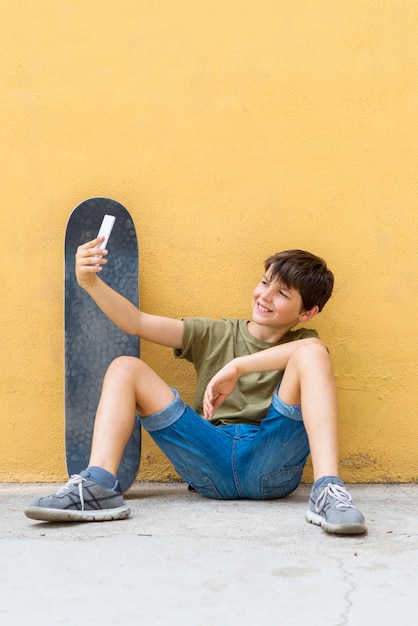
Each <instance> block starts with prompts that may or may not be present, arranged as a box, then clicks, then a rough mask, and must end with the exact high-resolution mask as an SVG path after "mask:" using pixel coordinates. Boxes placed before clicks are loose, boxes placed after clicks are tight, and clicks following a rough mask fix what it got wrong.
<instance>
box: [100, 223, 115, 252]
mask: <svg viewBox="0 0 418 626" xmlns="http://www.w3.org/2000/svg"><path fill="white" fill-rule="evenodd" d="M115 219H116V217H114V215H105V216H104V218H103V222H102V225H101V226H100V230H99V232H98V234H97V236H98V237H104V240H103V241H102V243H99V245H98V246H96V248H101V249H102V250H105V249H106V246H107V242H108V241H109V237H110V233H111V232H112V228H113V224H114V223H115Z"/></svg>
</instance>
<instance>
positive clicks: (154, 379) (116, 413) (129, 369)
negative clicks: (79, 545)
mask: <svg viewBox="0 0 418 626" xmlns="http://www.w3.org/2000/svg"><path fill="white" fill-rule="evenodd" d="M173 399H174V393H173V391H172V390H171V388H170V387H169V386H168V385H167V384H166V383H165V382H164V381H163V380H162V379H161V378H160V377H159V376H158V375H157V374H155V372H153V370H152V369H151V368H149V367H148V366H147V365H146V364H145V363H143V361H141V360H140V359H137V358H135V357H120V358H118V359H116V360H115V361H113V363H112V364H111V365H110V367H109V369H108V371H107V373H106V376H105V378H104V381H103V389H102V394H101V398H100V402H99V406H98V409H97V414H96V419H95V423H94V433H93V441H92V450H91V455H90V462H89V467H88V468H87V469H86V470H85V471H83V472H81V474H80V475H76V476H74V477H71V479H70V480H69V481H68V483H67V484H66V485H65V486H64V487H63V488H62V489H60V490H59V491H58V492H57V493H56V494H52V495H50V496H46V497H43V498H37V499H34V500H32V501H31V502H30V503H29V505H28V507H27V509H26V510H25V514H26V516H27V517H30V518H32V519H38V520H45V521H103V520H111V519H123V518H125V517H128V515H129V508H128V506H127V505H126V504H125V501H124V499H123V496H122V493H121V491H120V487H119V484H118V482H117V480H116V478H115V475H116V473H117V470H118V467H119V464H120V462H121V459H122V455H123V452H124V449H125V446H126V444H127V442H128V440H129V437H130V435H131V433H132V430H133V428H134V425H135V420H136V413H139V414H140V415H141V416H142V417H146V416H148V415H151V414H153V413H156V412H157V411H161V410H162V409H163V408H164V407H165V406H167V405H168V404H169V403H170V402H171V401H172V400H173Z"/></svg>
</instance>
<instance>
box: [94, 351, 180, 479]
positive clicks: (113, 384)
mask: <svg viewBox="0 0 418 626" xmlns="http://www.w3.org/2000/svg"><path fill="white" fill-rule="evenodd" d="M173 399H174V393H173V392H172V390H171V389H170V387H169V386H168V385H167V384H166V383H165V382H164V381H163V380H162V379H161V378H160V377H159V376H158V375H157V374H156V373H155V372H154V371H153V370H152V369H151V368H150V367H148V365H146V364H145V363H144V362H143V361H141V360H140V359H138V358H135V357H119V358H117V359H115V361H113V363H111V365H110V366H109V369H108V370H107V372H106V376H105V378H104V381H103V389H102V394H101V397H100V402H99V406H98V408H97V413H96V419H95V423H94V432H93V442H92V449H91V455H90V462H89V465H90V466H93V465H94V466H98V467H102V468H103V469H105V470H107V471H108V472H111V473H112V474H114V475H116V473H117V471H118V468H119V465H120V462H121V460H122V455H123V452H124V450H125V447H126V444H127V443H128V440H129V437H130V436H131V433H132V430H133V428H134V426H135V419H136V418H135V414H136V413H139V414H140V415H141V416H142V417H146V416H147V415H152V414H153V413H156V412H158V411H161V410H162V409H163V408H164V407H166V406H167V405H168V404H169V403H170V402H171V401H172V400H173Z"/></svg>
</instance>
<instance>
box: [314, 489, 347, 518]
mask: <svg viewBox="0 0 418 626" xmlns="http://www.w3.org/2000/svg"><path fill="white" fill-rule="evenodd" d="M328 496H331V498H334V500H336V505H335V506H336V508H342V507H345V508H352V509H355V508H356V507H355V504H354V502H353V501H352V499H351V496H350V494H349V493H348V491H347V489H346V488H345V487H342V486H341V485H336V484H334V483H329V484H328V485H327V486H326V487H325V489H323V490H322V491H321V493H320V494H319V496H318V499H317V501H316V503H315V510H316V512H317V513H320V512H321V511H322V509H323V508H324V506H325V503H326V501H327V497H328Z"/></svg>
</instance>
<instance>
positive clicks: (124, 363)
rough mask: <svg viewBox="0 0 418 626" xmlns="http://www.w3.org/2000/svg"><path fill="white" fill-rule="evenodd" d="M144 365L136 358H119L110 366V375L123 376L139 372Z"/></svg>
mask: <svg viewBox="0 0 418 626" xmlns="http://www.w3.org/2000/svg"><path fill="white" fill-rule="evenodd" d="M141 365H142V361H141V360H140V359H139V358H138V357H135V356H118V357H116V359H114V360H113V361H112V363H111V364H110V365H109V368H108V372H109V373H118V374H122V375H126V374H131V373H135V372H137V371H138V370H139V369H140V368H141Z"/></svg>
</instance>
